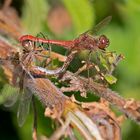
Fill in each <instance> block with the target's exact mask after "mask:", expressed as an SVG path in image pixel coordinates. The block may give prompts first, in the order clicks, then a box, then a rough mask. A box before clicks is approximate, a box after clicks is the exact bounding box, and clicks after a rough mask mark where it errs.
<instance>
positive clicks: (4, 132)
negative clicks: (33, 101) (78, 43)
mask: <svg viewBox="0 0 140 140" xmlns="http://www.w3.org/2000/svg"><path fill="white" fill-rule="evenodd" d="M1 4H2V3H1ZM12 6H14V7H15V8H16V9H17V10H18V13H19V15H20V17H21V21H22V26H23V29H24V33H23V34H27V33H28V34H29V33H30V34H32V35H36V34H37V33H39V32H42V33H44V34H45V35H47V36H49V38H51V39H64V40H67V39H74V38H75V37H77V36H78V35H79V34H81V33H83V32H85V31H86V30H88V29H92V28H93V27H94V25H95V24H96V23H98V22H99V21H101V20H102V19H103V18H104V17H107V16H109V15H111V16H112V21H111V23H110V24H109V25H108V26H107V27H106V28H105V29H104V30H103V31H102V33H104V34H105V35H107V36H108V38H109V39H110V46H109V48H108V50H111V51H116V52H117V53H122V54H123V55H124V56H125V59H124V60H123V61H122V62H121V63H120V64H119V65H118V67H117V69H116V71H115V76H116V77H117V78H118V81H117V83H116V84H115V85H113V86H112V88H113V89H114V90H116V91H118V93H120V95H121V96H123V97H125V98H135V99H136V100H140V0H24V1H23V0H13V2H12ZM37 103H38V114H39V115H38V116H39V117H38V123H39V124H38V131H39V133H40V134H44V135H48V136H49V135H50V134H51V133H52V131H53V123H51V120H50V119H49V118H48V119H46V118H44V115H43V108H42V106H41V105H40V103H39V102H38V101H37ZM31 128H32V112H31V113H30V115H29V116H28V118H27V121H26V122H25V124H24V126H23V127H22V128H19V127H18V125H17V122H16V110H15V109H12V110H11V111H10V110H8V109H5V108H3V107H2V106H1V108H0V139H2V140H6V139H11V140H12V139H13V140H15V139H17V140H18V139H20V140H25V139H31V132H32V129H31ZM122 137H123V140H138V139H139V138H140V126H138V125H137V124H136V123H135V122H133V121H131V120H126V121H125V122H124V123H123V125H122Z"/></svg>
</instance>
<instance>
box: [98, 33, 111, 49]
mask: <svg viewBox="0 0 140 140" xmlns="http://www.w3.org/2000/svg"><path fill="white" fill-rule="evenodd" d="M108 46H109V40H108V38H107V37H106V36H105V35H101V36H100V37H99V48H100V49H105V48H106V47H108Z"/></svg>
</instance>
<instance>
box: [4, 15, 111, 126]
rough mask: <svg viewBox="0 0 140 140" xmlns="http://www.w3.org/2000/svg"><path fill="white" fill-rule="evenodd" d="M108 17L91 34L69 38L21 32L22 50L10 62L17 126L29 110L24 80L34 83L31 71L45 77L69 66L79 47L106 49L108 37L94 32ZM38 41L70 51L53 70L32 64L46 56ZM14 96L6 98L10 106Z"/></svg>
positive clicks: (28, 94) (83, 48)
mask: <svg viewBox="0 0 140 140" xmlns="http://www.w3.org/2000/svg"><path fill="white" fill-rule="evenodd" d="M110 20H111V17H110V16H109V17H107V18H105V19H104V20H103V21H101V22H100V23H99V24H97V25H96V26H95V28H94V29H93V33H94V34H93V36H92V35H91V31H87V32H85V33H83V34H81V35H80V36H79V37H77V38H76V39H74V40H70V41H58V40H49V39H43V38H38V37H34V36H31V35H24V36H21V37H20V39H19V41H20V43H21V45H22V47H23V50H22V53H21V54H19V53H16V54H15V55H14V56H13V57H12V62H11V63H12V64H13V65H14V71H13V83H14V85H16V86H17V87H18V88H19V93H20V94H19V95H20V96H21V98H20V103H19V108H18V113H17V118H18V123H19V126H22V125H23V124H24V122H25V119H26V117H27V115H28V113H29V107H30V102H31V100H32V95H33V93H31V92H30V91H29V90H27V89H26V80H27V79H28V78H30V79H32V82H35V80H34V79H35V75H34V74H36V75H37V76H39V75H40V74H41V75H42V74H43V75H44V76H45V75H56V74H60V73H63V72H64V71H65V70H66V69H67V67H68V66H69V64H70V62H71V61H72V59H73V58H74V56H75V55H76V54H77V53H78V52H79V51H81V50H89V51H97V50H99V49H101V50H105V48H106V47H108V45H109V40H108V38H107V37H106V36H105V35H100V36H96V33H97V32H98V31H99V30H100V29H101V28H102V27H104V26H105V25H107V24H108V23H109V22H110ZM40 44H55V45H60V46H62V47H64V48H66V49H68V50H70V54H69V55H68V57H67V59H66V61H65V62H64V64H63V66H62V67H61V68H58V69H56V70H48V69H46V68H43V67H40V66H37V65H36V64H35V62H34V61H35V59H36V57H43V58H45V56H43V55H42V51H44V50H45V48H43V47H42V46H40ZM9 60H10V59H9ZM16 99H17V96H11V98H9V99H8V101H7V103H8V104H7V106H10V105H13V104H14V103H15V102H16Z"/></svg>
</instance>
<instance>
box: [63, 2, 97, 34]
mask: <svg viewBox="0 0 140 140" xmlns="http://www.w3.org/2000/svg"><path fill="white" fill-rule="evenodd" d="M62 1H63V4H64V5H65V7H66V8H67V10H68V11H69V13H70V15H71V17H72V21H73V25H74V31H75V34H76V35H78V34H80V33H83V32H85V31H86V30H88V29H90V28H91V27H92V25H93V23H94V18H95V16H94V14H95V13H94V9H93V5H92V4H90V2H89V1H88V0H62Z"/></svg>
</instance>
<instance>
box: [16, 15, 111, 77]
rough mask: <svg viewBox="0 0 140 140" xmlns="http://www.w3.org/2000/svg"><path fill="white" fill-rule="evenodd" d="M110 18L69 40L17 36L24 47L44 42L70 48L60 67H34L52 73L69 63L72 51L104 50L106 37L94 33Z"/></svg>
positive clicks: (107, 42)
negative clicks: (53, 68) (48, 68)
mask: <svg viewBox="0 0 140 140" xmlns="http://www.w3.org/2000/svg"><path fill="white" fill-rule="evenodd" d="M111 18H112V17H111V16H108V17H106V18H105V19H103V20H102V21H101V22H100V23H99V24H97V25H96V26H95V27H94V29H93V30H92V31H91V30H88V31H86V32H85V33H83V34H81V35H80V36H79V37H77V38H76V39H74V40H69V41H60V40H49V39H43V38H38V37H34V36H32V35H23V36H21V37H20V38H19V41H20V43H21V44H22V46H23V47H25V48H30V45H31V44H37V43H38V44H42V43H44V44H55V45H60V46H63V47H64V48H66V49H69V50H71V52H72V53H70V55H69V56H68V57H67V60H66V61H65V63H64V65H63V66H62V68H60V69H57V70H50V71H49V70H47V69H44V68H41V67H36V68H35V69H34V70H38V71H40V72H42V73H45V74H47V75H48V74H49V75H54V74H58V73H61V72H63V71H64V70H65V69H66V68H67V67H68V65H69V63H70V62H71V61H72V59H73V58H74V56H75V55H74V54H76V52H74V53H73V51H77V52H79V51H80V50H85V49H86V50H90V51H96V50H97V49H101V50H104V49H105V48H106V47H108V46H109V40H108V38H107V37H106V36H105V35H100V36H96V33H97V32H98V31H99V30H100V29H101V28H103V27H104V26H106V25H107V24H108V23H109V22H110V21H111ZM91 33H93V35H94V36H92V35H91ZM35 46H36V45H35Z"/></svg>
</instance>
